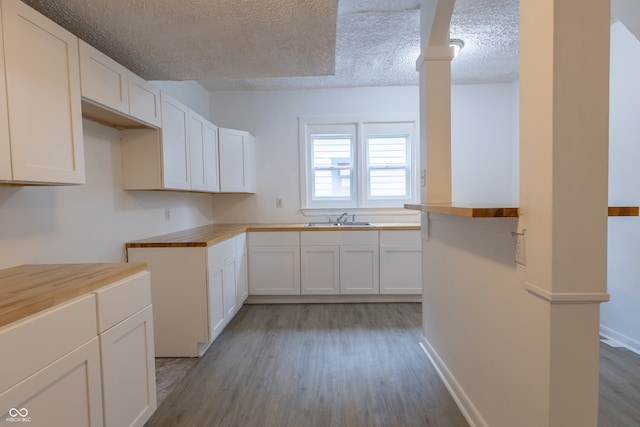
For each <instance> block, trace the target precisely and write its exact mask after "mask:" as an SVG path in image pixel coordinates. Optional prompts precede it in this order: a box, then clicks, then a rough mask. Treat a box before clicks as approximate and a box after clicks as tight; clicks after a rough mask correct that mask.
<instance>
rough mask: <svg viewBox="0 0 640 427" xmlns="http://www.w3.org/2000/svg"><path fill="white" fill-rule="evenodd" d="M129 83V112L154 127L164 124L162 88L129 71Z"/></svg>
mask: <svg viewBox="0 0 640 427" xmlns="http://www.w3.org/2000/svg"><path fill="white" fill-rule="evenodd" d="M127 76H128V78H127V81H128V83H129V114H130V115H131V116H132V117H134V118H136V119H138V120H141V121H143V122H145V123H148V124H150V125H151V126H154V127H160V126H161V125H162V114H161V107H160V89H158V88H157V87H155V86H154V85H152V84H151V83H149V82H148V81H146V80H144V79H143V78H142V77H139V76H137V75H135V74H133V73H132V72H131V71H129V72H128V73H127Z"/></svg>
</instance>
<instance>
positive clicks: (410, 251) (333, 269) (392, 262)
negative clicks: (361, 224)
mask: <svg viewBox="0 0 640 427" xmlns="http://www.w3.org/2000/svg"><path fill="white" fill-rule="evenodd" d="M297 237H298V236H297V234H296V232H252V233H250V241H249V255H248V256H249V270H250V274H249V288H250V294H251V295H298V294H301V295H341V294H342V295H347V294H348V295H375V294H380V295H420V294H421V293H422V277H421V276H422V274H421V273H422V267H421V265H422V255H421V243H420V230H335V231H334V230H331V231H325V230H314V231H301V232H299V246H298V245H296V242H297V241H298V238H297ZM298 259H299V264H298ZM298 266H299V270H298ZM298 278H299V279H298ZM298 280H299V283H298Z"/></svg>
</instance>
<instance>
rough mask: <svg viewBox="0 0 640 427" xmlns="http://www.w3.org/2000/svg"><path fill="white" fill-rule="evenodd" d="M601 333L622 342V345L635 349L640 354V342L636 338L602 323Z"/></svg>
mask: <svg viewBox="0 0 640 427" xmlns="http://www.w3.org/2000/svg"><path fill="white" fill-rule="evenodd" d="M600 335H602V336H603V337H605V338H606V339H608V340H612V341H616V342H618V343H620V344H621V347H624V348H626V349H628V350H630V351H633V352H634V353H636V354H637V355H640V342H639V341H636V340H634V339H633V338H631V337H628V336H627V335H624V334H621V333H620V332H618V331H615V330H613V329H611V328H608V327H606V326H604V325H603V324H600Z"/></svg>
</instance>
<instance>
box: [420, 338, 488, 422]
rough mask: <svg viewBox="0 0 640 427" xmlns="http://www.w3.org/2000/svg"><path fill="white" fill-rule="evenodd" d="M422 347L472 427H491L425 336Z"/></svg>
mask: <svg viewBox="0 0 640 427" xmlns="http://www.w3.org/2000/svg"><path fill="white" fill-rule="evenodd" d="M420 347H422V350H424V352H425V354H426V355H427V358H428V359H429V362H431V365H432V366H433V368H434V369H435V370H436V372H437V373H438V376H439V377H440V379H441V380H442V382H443V383H444V385H445V386H446V387H447V390H449V393H450V394H451V397H453V400H454V401H455V402H456V404H457V405H458V408H459V409H460V412H462V415H463V416H464V418H465V419H466V420H467V423H469V426H470V427H489V425H488V424H487V423H486V421H485V420H484V419H483V418H482V415H480V411H478V409H477V408H476V407H475V405H474V404H473V402H472V401H471V399H470V398H469V396H467V394H466V393H465V392H464V390H463V389H462V386H461V385H460V383H459V382H458V381H457V380H456V379H455V377H454V376H453V374H452V373H451V371H450V370H449V368H447V365H446V364H445V363H444V361H443V360H442V359H441V358H440V356H439V355H438V353H437V352H436V350H435V349H434V348H433V346H432V345H431V344H430V343H429V341H428V340H427V339H426V338H425V337H424V336H423V337H422V341H421V342H420Z"/></svg>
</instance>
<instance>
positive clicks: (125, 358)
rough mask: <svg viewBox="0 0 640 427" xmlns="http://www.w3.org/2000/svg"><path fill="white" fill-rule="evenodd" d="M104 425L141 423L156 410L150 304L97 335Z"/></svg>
mask: <svg viewBox="0 0 640 427" xmlns="http://www.w3.org/2000/svg"><path fill="white" fill-rule="evenodd" d="M100 348H101V356H102V387H103V391H104V392H103V399H104V421H105V426H106V427H109V426H113V427H118V426H142V425H143V424H144V423H145V422H146V421H147V420H148V419H149V417H150V416H151V414H153V412H154V411H155V410H156V407H157V402H156V382H155V358H154V352H153V318H152V313H151V306H147V307H146V308H145V309H143V310H141V311H139V312H137V313H136V314H134V315H133V316H131V317H128V318H127V319H125V320H123V321H121V322H120V323H118V324H117V325H116V326H114V327H112V328H110V329H109V330H108V331H106V332H104V333H103V334H101V335H100Z"/></svg>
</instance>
